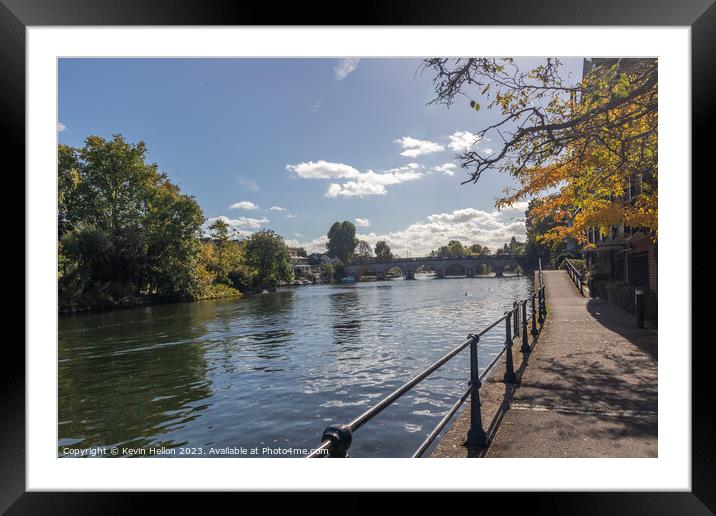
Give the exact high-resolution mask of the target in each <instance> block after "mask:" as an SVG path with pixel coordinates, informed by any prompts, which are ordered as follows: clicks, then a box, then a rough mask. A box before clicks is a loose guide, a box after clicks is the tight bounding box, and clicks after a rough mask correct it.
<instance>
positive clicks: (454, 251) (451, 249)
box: [447, 240, 466, 258]
mask: <svg viewBox="0 0 716 516" xmlns="http://www.w3.org/2000/svg"><path fill="white" fill-rule="evenodd" d="M447 247H448V256H449V257H451V258H459V257H461V256H465V254H466V253H465V248H464V247H463V245H462V244H461V243H460V242H459V241H458V240H450V241H449V242H448V245H447Z"/></svg>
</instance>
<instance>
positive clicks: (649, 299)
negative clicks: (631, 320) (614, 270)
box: [592, 279, 659, 325]
mask: <svg viewBox="0 0 716 516" xmlns="http://www.w3.org/2000/svg"><path fill="white" fill-rule="evenodd" d="M592 288H593V290H594V292H593V297H600V298H602V299H606V300H608V301H609V302H610V303H613V304H615V305H617V306H618V307H619V308H621V309H622V310H624V311H626V312H629V313H630V314H634V313H635V312H636V306H635V305H634V287H632V286H631V285H628V284H626V283H624V282H622V281H613V280H597V279H595V280H594V281H593V283H592ZM644 296H645V298H644V302H645V304H646V312H645V314H644V319H646V320H647V321H649V322H650V323H653V324H655V325H656V324H658V305H659V301H658V297H657V293H656V292H654V291H653V290H647V292H646V293H645V294H644Z"/></svg>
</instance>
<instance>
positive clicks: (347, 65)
mask: <svg viewBox="0 0 716 516" xmlns="http://www.w3.org/2000/svg"><path fill="white" fill-rule="evenodd" d="M358 63H360V59H357V58H346V59H339V60H338V66H336V67H335V68H334V69H333V71H334V72H336V80H337V81H342V80H343V79H345V78H346V77H348V76H349V75H350V74H351V73H353V72H354V71H355V69H356V68H358Z"/></svg>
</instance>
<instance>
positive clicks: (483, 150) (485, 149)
mask: <svg viewBox="0 0 716 516" xmlns="http://www.w3.org/2000/svg"><path fill="white" fill-rule="evenodd" d="M482 152H484V153H485V154H487V155H488V156H489V155H490V154H492V149H491V148H490V147H485V148H484V149H482Z"/></svg>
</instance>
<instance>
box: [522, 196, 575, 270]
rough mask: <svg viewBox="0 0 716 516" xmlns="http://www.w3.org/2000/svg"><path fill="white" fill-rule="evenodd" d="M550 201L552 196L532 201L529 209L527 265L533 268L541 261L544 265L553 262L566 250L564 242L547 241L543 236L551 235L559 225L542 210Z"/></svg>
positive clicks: (527, 217) (526, 225)
mask: <svg viewBox="0 0 716 516" xmlns="http://www.w3.org/2000/svg"><path fill="white" fill-rule="evenodd" d="M549 200H550V196H546V197H543V198H540V199H532V200H531V201H530V202H529V205H528V207H527V212H526V219H525V227H526V229H527V246H526V249H525V253H526V256H527V263H528V264H529V265H531V266H533V267H534V266H536V265H537V264H538V263H539V260H540V259H541V260H542V263H543V264H546V263H549V262H553V261H554V258H556V257H557V256H558V255H559V254H561V253H563V252H564V250H565V248H566V245H565V242H564V240H550V241H545V240H544V239H543V235H546V234H548V233H550V232H551V231H552V230H553V229H554V228H555V226H557V225H558V224H556V223H555V221H554V219H552V217H551V215H550V214H549V213H545V212H544V210H541V209H540V208H541V204H542V203H544V202H546V201H549Z"/></svg>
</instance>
